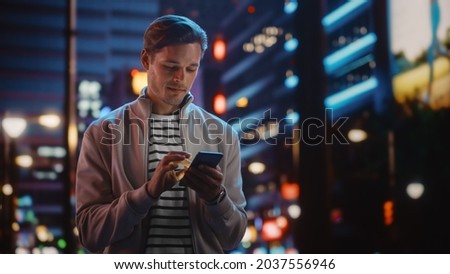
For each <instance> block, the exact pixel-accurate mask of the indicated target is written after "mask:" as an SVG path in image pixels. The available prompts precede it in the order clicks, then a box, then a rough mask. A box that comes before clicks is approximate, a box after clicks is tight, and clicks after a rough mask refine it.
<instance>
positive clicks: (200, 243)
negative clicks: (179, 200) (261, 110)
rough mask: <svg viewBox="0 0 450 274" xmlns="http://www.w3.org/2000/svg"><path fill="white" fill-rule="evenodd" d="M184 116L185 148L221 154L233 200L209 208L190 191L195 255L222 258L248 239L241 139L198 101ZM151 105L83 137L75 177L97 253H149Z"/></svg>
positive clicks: (116, 114)
mask: <svg viewBox="0 0 450 274" xmlns="http://www.w3.org/2000/svg"><path fill="white" fill-rule="evenodd" d="M186 101H187V102H186V104H184V106H183V108H182V110H181V112H180V131H181V136H182V137H183V138H184V141H185V143H184V150H185V151H188V152H190V153H192V155H196V154H197V152H198V151H200V150H209V151H220V152H223V154H224V157H223V159H222V161H221V163H220V164H219V166H220V168H221V169H222V172H223V174H224V181H223V186H224V187H225V190H226V193H227V195H226V197H225V198H224V199H223V200H222V201H221V202H220V203H218V204H217V205H208V204H206V203H205V202H204V201H203V200H201V199H200V198H199V197H197V195H196V193H195V191H193V190H191V189H189V204H190V205H189V210H190V216H191V223H192V234H193V243H194V250H195V252H196V253H223V252H224V250H232V249H234V248H235V247H236V246H237V245H238V244H239V242H240V241H241V239H242V237H243V235H244V232H245V228H246V225H247V215H246V212H245V210H244V207H245V205H246V200H245V197H244V194H243V192H242V177H241V173H240V170H241V159H240V146H239V138H238V135H237V133H236V131H234V130H233V129H232V128H231V126H230V125H228V124H227V123H225V122H224V121H222V120H220V119H219V118H217V117H216V116H214V115H212V114H210V113H208V112H206V111H205V110H203V109H202V108H200V107H198V106H196V105H194V104H192V103H191V101H192V96H191V95H188V96H187V100H186ZM150 114H151V101H150V99H149V98H147V97H146V96H145V95H141V96H140V97H139V98H138V99H136V100H135V101H133V102H131V103H129V104H126V105H124V106H122V107H120V108H118V109H116V110H114V111H112V112H111V113H110V114H108V115H106V117H102V118H100V119H98V120H96V121H94V122H93V123H92V124H91V125H90V126H89V128H88V129H87V130H86V132H85V133H84V138H83V143H82V147H81V152H80V156H79V160H78V166H77V173H76V224H77V228H78V230H79V236H80V241H81V243H82V245H83V246H84V247H86V248H87V249H88V250H90V251H91V252H95V253H100V252H103V253H144V251H145V243H146V237H147V232H148V218H147V214H148V210H149V209H150V207H151V206H152V204H153V203H154V202H155V200H153V199H151V198H150V197H149V196H148V195H147V192H146V190H145V187H143V186H144V184H145V182H147V180H148V178H147V174H148V171H147V162H148V161H147V157H148V141H147V140H148V138H147V137H148V132H149V128H148V125H149V123H148V118H149V117H150Z"/></svg>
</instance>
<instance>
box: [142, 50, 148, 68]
mask: <svg viewBox="0 0 450 274" xmlns="http://www.w3.org/2000/svg"><path fill="white" fill-rule="evenodd" d="M148 58H149V56H148V54H147V51H146V50H145V49H142V51H141V64H142V66H143V67H144V69H145V70H148V67H149V61H148Z"/></svg>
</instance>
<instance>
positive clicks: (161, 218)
mask: <svg viewBox="0 0 450 274" xmlns="http://www.w3.org/2000/svg"><path fill="white" fill-rule="evenodd" d="M149 142H150V143H149V155H148V171H149V178H151V177H152V176H153V173H154V172H155V170H156V167H157V165H158V163H159V161H160V160H161V159H162V158H163V157H164V156H165V155H166V154H167V153H168V152H169V151H181V150H182V149H183V147H182V140H181V136H180V126H179V116H178V115H177V114H174V115H157V114H152V116H151V119H150V136H149ZM188 205H189V204H188V197H187V190H186V188H185V187H183V186H180V185H178V183H177V184H176V185H175V186H174V187H172V188H171V189H169V190H167V191H165V192H163V193H162V194H161V196H160V198H159V200H158V202H157V203H156V204H155V205H153V206H152V207H151V208H150V229H149V232H148V238H147V248H146V253H158V254H164V253H165V254H167V253H178V254H179V253H193V246H192V232H191V223H190V219H189V208H188Z"/></svg>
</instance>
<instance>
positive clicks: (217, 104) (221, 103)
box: [213, 93, 227, 115]
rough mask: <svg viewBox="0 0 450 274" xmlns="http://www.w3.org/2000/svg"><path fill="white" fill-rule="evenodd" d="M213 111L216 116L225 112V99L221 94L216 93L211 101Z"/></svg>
mask: <svg viewBox="0 0 450 274" xmlns="http://www.w3.org/2000/svg"><path fill="white" fill-rule="evenodd" d="M213 109H214V112H215V113H217V114H219V115H220V114H224V113H225V112H226V111H227V98H226V97H225V95H223V94H222V93H218V94H216V95H215V96H214V99H213Z"/></svg>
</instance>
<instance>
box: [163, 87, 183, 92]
mask: <svg viewBox="0 0 450 274" xmlns="http://www.w3.org/2000/svg"><path fill="white" fill-rule="evenodd" d="M167 88H168V89H170V90H174V91H180V92H185V91H186V88H184V87H167Z"/></svg>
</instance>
